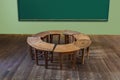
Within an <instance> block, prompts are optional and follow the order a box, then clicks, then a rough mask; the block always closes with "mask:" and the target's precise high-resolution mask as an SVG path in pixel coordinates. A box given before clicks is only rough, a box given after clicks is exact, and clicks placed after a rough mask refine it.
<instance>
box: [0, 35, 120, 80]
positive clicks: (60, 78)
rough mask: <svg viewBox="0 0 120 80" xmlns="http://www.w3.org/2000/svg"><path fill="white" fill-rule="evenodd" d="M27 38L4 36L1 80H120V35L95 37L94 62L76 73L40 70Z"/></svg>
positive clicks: (1, 40)
mask: <svg viewBox="0 0 120 80" xmlns="http://www.w3.org/2000/svg"><path fill="white" fill-rule="evenodd" d="M26 37H27V36H24V35H19V36H16V35H12V36H10V35H7V36H5V35H0V80H120V35H119V36H98V35H97V36H95V35H94V36H93V35H91V36H90V37H91V40H92V42H93V43H92V45H91V47H90V58H89V59H87V58H86V59H85V64H84V65H82V64H79V63H77V67H76V69H75V70H73V69H72V68H70V67H69V66H64V67H65V68H64V69H63V70H59V69H55V67H59V66H58V65H53V66H52V65H51V66H49V69H45V67H44V66H36V65H35V64H34V61H33V60H31V57H30V55H29V53H28V48H27V43H26Z"/></svg>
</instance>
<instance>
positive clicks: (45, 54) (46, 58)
mask: <svg viewBox="0 0 120 80" xmlns="http://www.w3.org/2000/svg"><path fill="white" fill-rule="evenodd" d="M44 56H45V68H46V69H47V68H48V52H47V51H45V52H44Z"/></svg>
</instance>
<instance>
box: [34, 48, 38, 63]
mask: <svg viewBox="0 0 120 80" xmlns="http://www.w3.org/2000/svg"><path fill="white" fill-rule="evenodd" d="M34 55H35V63H36V65H38V54H37V50H36V49H34Z"/></svg>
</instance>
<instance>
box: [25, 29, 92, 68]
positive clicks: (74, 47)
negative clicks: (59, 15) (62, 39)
mask: <svg viewBox="0 0 120 80" xmlns="http://www.w3.org/2000/svg"><path fill="white" fill-rule="evenodd" d="M54 34H59V35H70V36H73V37H74V38H75V41H73V42H72V43H69V44H57V45H55V44H54V43H47V42H45V41H43V40H42V38H43V37H45V36H48V35H54ZM27 43H28V44H29V45H30V46H31V47H33V48H35V49H37V50H42V51H50V52H53V53H54V52H55V53H59V55H60V67H61V69H62V55H64V54H71V55H72V58H73V67H74V66H75V62H76V53H75V52H76V51H78V50H80V49H84V48H87V47H89V45H90V44H91V40H90V38H89V37H88V36H87V35H85V34H81V33H79V32H76V31H70V30H50V31H45V32H40V33H37V34H35V35H33V36H32V37H28V38H27ZM45 58H46V59H45V65H46V68H47V64H48V63H47V62H48V61H47V58H48V57H47V53H45ZM36 62H37V60H36ZM82 63H84V52H83V53H82Z"/></svg>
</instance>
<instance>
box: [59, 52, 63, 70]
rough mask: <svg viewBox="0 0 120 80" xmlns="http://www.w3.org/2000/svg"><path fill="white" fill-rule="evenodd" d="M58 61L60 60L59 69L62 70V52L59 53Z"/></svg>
mask: <svg viewBox="0 0 120 80" xmlns="http://www.w3.org/2000/svg"><path fill="white" fill-rule="evenodd" d="M59 58H60V59H59V62H60V69H61V70H62V67H63V66H62V64H63V55H62V54H59Z"/></svg>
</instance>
